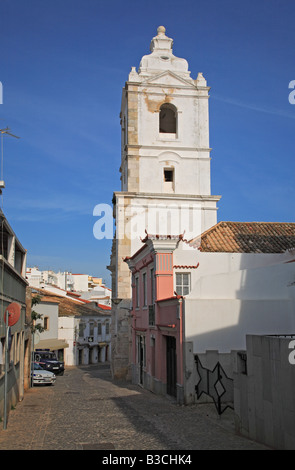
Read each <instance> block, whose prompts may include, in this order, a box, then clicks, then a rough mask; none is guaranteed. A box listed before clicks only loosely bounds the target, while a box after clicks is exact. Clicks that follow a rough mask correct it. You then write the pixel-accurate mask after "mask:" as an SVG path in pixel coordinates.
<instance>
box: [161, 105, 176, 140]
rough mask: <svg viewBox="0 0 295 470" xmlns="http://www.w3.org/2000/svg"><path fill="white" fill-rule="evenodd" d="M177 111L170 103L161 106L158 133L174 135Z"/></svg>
mask: <svg viewBox="0 0 295 470" xmlns="http://www.w3.org/2000/svg"><path fill="white" fill-rule="evenodd" d="M176 130H177V110H176V108H175V106H173V105H172V104H170V103H164V104H162V106H161V108H160V116H159V132H161V133H165V134H176Z"/></svg>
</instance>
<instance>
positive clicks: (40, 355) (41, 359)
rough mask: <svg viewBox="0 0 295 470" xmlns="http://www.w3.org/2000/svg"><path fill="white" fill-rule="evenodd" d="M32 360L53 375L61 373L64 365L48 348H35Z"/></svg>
mask: <svg viewBox="0 0 295 470" xmlns="http://www.w3.org/2000/svg"><path fill="white" fill-rule="evenodd" d="M34 360H35V362H37V363H38V364H40V366H41V367H42V369H44V370H49V371H50V372H53V373H54V374H55V375H63V374H64V370H65V366H64V362H61V361H58V359H57V357H56V355H55V354H54V353H53V352H51V351H50V350H49V349H48V350H47V349H36V351H35V355H34Z"/></svg>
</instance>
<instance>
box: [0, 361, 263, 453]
mask: <svg viewBox="0 0 295 470" xmlns="http://www.w3.org/2000/svg"><path fill="white" fill-rule="evenodd" d="M0 424H1V429H0V449H1V450H104V451H106V450H107V451H112V450H113V451H120V450H121V451H123V450H167V451H171V450H202V449H204V450H213V449H216V450H218V449H220V450H223V449H229V450H232V449H241V450H256V449H265V447H263V446H261V445H259V444H257V443H255V442H252V441H250V440H248V439H245V438H243V437H240V436H237V435H235V434H234V429H233V414H232V411H231V410H228V411H226V412H225V413H224V415H223V416H222V417H221V418H219V417H218V416H217V414H216V412H215V409H214V408H213V406H211V405H198V406H195V405H194V406H189V407H188V406H187V407H185V406H179V405H176V403H175V402H173V401H172V400H169V399H167V398H164V397H159V396H156V395H154V394H153V393H150V392H148V391H146V390H143V389H141V388H140V387H137V386H135V385H132V384H130V383H125V382H124V383H123V382H120V383H114V382H113V381H112V379H111V374H110V369H109V366H108V365H107V364H100V365H91V366H81V367H79V368H69V369H67V370H66V372H65V374H64V376H61V377H57V380H56V383H55V385H53V386H46V387H44V386H43V387H41V386H40V387H34V388H32V389H31V390H29V391H28V392H27V393H26V394H25V398H24V400H23V401H22V402H20V403H19V404H18V405H17V407H16V408H15V409H14V410H12V411H11V412H10V414H9V421H8V426H7V429H6V430H3V428H2V425H3V423H0Z"/></svg>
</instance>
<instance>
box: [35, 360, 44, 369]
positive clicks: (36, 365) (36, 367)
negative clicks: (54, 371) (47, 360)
mask: <svg viewBox="0 0 295 470" xmlns="http://www.w3.org/2000/svg"><path fill="white" fill-rule="evenodd" d="M34 370H44V369H43V367H41V366H40V365H39V364H37V363H36V362H34Z"/></svg>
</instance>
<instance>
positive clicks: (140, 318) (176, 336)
mask: <svg viewBox="0 0 295 470" xmlns="http://www.w3.org/2000/svg"><path fill="white" fill-rule="evenodd" d="M178 241H179V237H168V238H166V237H159V236H157V237H156V236H155V237H152V236H149V237H146V239H145V240H144V245H143V247H142V248H141V249H140V250H139V251H137V253H135V254H134V255H133V256H132V257H130V258H126V259H125V261H126V262H127V263H128V265H129V268H130V270H131V273H132V354H131V357H132V379H133V382H134V383H138V384H140V385H142V386H143V387H144V388H147V389H149V390H151V391H153V392H155V393H159V394H163V395H165V394H167V395H170V396H173V397H176V398H177V401H178V402H183V388H184V377H183V364H184V361H183V328H182V305H183V298H182V296H181V295H176V293H175V292H174V278H173V251H174V250H175V248H176V245H177V242H178Z"/></svg>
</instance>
